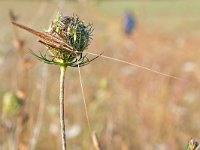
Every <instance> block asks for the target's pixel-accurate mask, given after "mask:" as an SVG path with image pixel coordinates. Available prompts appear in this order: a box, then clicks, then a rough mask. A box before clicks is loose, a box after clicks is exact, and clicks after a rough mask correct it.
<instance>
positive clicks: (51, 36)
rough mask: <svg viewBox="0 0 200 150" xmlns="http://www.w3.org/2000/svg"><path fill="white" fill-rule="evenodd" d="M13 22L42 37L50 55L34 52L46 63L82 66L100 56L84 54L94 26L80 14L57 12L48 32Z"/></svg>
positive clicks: (41, 41)
mask: <svg viewBox="0 0 200 150" xmlns="http://www.w3.org/2000/svg"><path fill="white" fill-rule="evenodd" d="M12 23H13V24H14V25H16V26H17V27H20V28H22V29H24V30H26V31H28V32H30V33H32V34H34V35H36V36H38V37H40V39H39V40H38V42H40V43H42V44H44V45H45V46H46V47H47V51H48V52H49V53H50V57H49V56H47V54H46V53H45V54H42V53H41V52H40V55H37V54H35V53H33V52H32V53H33V55H35V56H36V57H37V58H38V59H39V60H41V61H43V62H45V63H48V64H56V65H60V66H66V67H67V66H71V67H78V66H80V67H81V66H84V65H87V64H89V63H90V62H91V61H93V60H94V59H96V58H98V57H99V56H97V57H94V58H92V59H89V58H88V57H87V55H83V52H84V50H86V49H87V48H88V46H89V44H90V41H91V40H92V32H93V27H92V25H91V24H88V25H85V24H84V22H83V21H82V20H80V19H79V17H78V16H75V15H73V16H71V17H70V16H62V15H61V14H57V16H56V18H55V19H54V20H53V21H52V23H51V25H50V26H49V29H48V31H47V32H39V31H36V30H33V29H31V28H29V27H26V26H24V25H21V24H18V23H16V22H12Z"/></svg>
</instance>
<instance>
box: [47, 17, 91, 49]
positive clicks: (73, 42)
mask: <svg viewBox="0 0 200 150" xmlns="http://www.w3.org/2000/svg"><path fill="white" fill-rule="evenodd" d="M48 31H49V33H50V34H52V35H53V36H56V37H59V38H61V39H62V40H63V41H65V42H66V43H67V44H69V45H70V46H72V47H73V48H74V49H75V50H77V51H79V52H83V51H84V50H85V49H86V48H87V47H88V46H89V44H90V40H91V39H92V31H93V28H92V25H91V24H88V25H85V24H84V22H83V21H81V20H80V19H79V17H78V16H75V15H73V16H71V17H70V16H62V15H61V14H58V15H57V16H56V18H55V19H54V20H53V22H52V24H51V25H50V27H49V30H48Z"/></svg>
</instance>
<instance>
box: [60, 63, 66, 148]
mask: <svg viewBox="0 0 200 150" xmlns="http://www.w3.org/2000/svg"><path fill="white" fill-rule="evenodd" d="M65 71H66V67H65V66H60V125H61V137H62V150H66V149H67V147H66V146H67V144H66V135H65V115H64V81H65Z"/></svg>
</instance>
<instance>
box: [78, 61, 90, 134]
mask: <svg viewBox="0 0 200 150" xmlns="http://www.w3.org/2000/svg"><path fill="white" fill-rule="evenodd" d="M78 74H79V81H80V85H81V93H82V97H83V103H84V109H85V115H86V119H87V124H88V128H89V130H90V133H92V128H91V125H90V120H89V115H88V108H87V104H86V100H85V94H84V89H83V83H82V78H81V70H80V66H79V64H78Z"/></svg>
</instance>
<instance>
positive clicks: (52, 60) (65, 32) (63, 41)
mask: <svg viewBox="0 0 200 150" xmlns="http://www.w3.org/2000/svg"><path fill="white" fill-rule="evenodd" d="M13 24H14V25H16V26H18V27H20V28H22V29H24V30H27V31H29V32H31V33H32V34H34V35H36V36H38V37H40V40H38V42H40V43H42V44H43V45H45V46H46V47H47V52H48V54H47V53H44V54H42V53H41V52H40V54H39V55H37V54H36V53H33V52H32V54H33V55H34V56H36V57H37V58H38V59H39V60H41V61H42V62H44V63H47V64H54V65H59V66H60V124H61V137H62V149H63V150H66V149H67V144H66V136H65V119H64V80H65V71H66V68H67V67H68V66H70V67H81V66H84V65H87V64H89V63H90V62H91V61H93V60H94V59H96V58H97V57H98V56H97V57H94V58H92V59H89V58H88V57H87V55H83V51H85V50H86V49H87V47H88V46H89V44H90V41H91V39H92V31H93V27H92V25H91V24H88V25H85V24H84V22H83V21H81V20H80V19H79V17H77V16H75V15H73V16H62V15H61V14H58V15H57V16H56V18H55V19H54V20H53V21H52V23H51V25H50V26H49V29H48V31H47V32H44V33H42V32H38V31H35V30H33V29H31V28H28V27H26V26H23V25H20V24H18V23H15V22H13Z"/></svg>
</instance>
